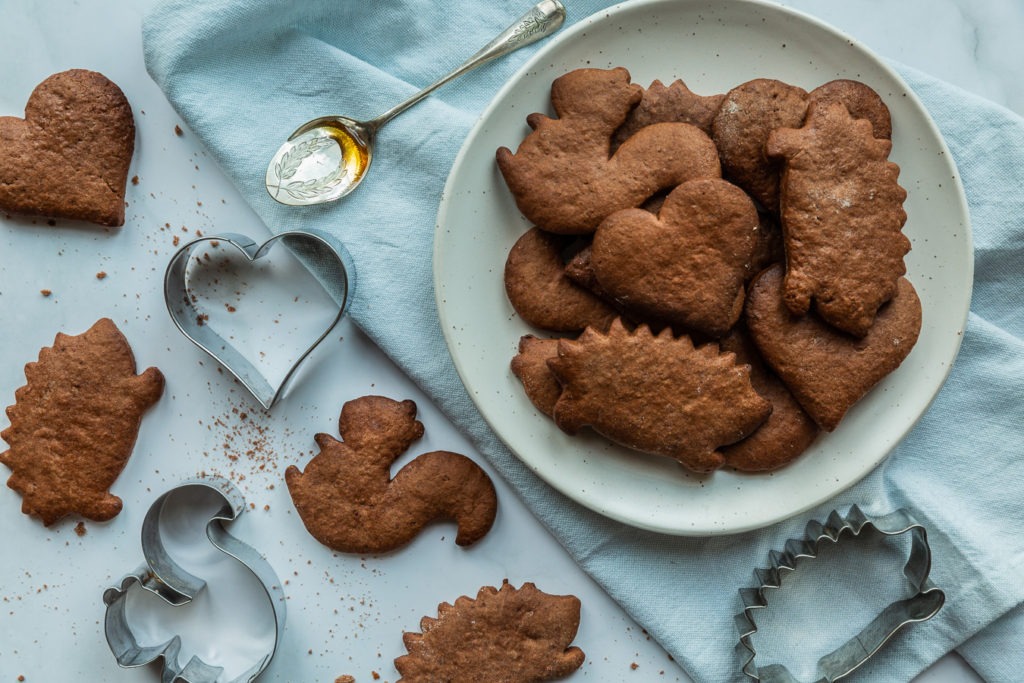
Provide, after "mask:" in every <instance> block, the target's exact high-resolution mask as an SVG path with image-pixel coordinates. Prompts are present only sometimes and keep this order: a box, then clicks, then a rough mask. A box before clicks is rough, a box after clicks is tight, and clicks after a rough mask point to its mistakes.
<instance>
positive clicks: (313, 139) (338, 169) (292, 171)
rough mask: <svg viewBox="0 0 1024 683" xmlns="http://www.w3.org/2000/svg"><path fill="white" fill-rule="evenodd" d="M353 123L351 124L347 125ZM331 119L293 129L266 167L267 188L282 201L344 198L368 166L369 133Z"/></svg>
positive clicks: (293, 201) (371, 145)
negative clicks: (284, 143) (312, 125)
mask: <svg viewBox="0 0 1024 683" xmlns="http://www.w3.org/2000/svg"><path fill="white" fill-rule="evenodd" d="M351 124H355V125H351ZM351 124H350V125H344V123H343V122H342V121H341V120H339V119H335V118H331V119H330V120H328V121H324V122H318V124H317V125H316V126H315V127H311V128H308V129H306V128H307V127H306V126H304V127H303V128H301V129H299V130H298V131H296V132H295V133H294V134H293V135H292V137H291V138H289V140H288V143H287V144H286V145H284V146H282V147H281V149H280V150H278V153H277V154H276V155H275V156H274V159H273V160H272V161H271V163H270V166H268V167H267V178H266V184H267V190H268V191H269V192H270V196H272V197H273V198H274V199H276V200H277V201H279V202H281V203H283V204H292V205H303V204H318V203H320V202H325V201H332V200H334V199H339V198H341V197H344V196H345V195H347V194H348V193H349V192H351V191H352V190H354V189H355V188H356V185H358V184H359V181H360V180H362V177H363V174H364V173H366V169H367V168H368V167H369V166H370V158H371V155H372V153H373V143H372V138H373V135H372V133H371V132H369V131H367V132H364V133H363V134H362V135H360V133H361V132H363V131H360V130H359V123H358V122H356V121H352V122H351Z"/></svg>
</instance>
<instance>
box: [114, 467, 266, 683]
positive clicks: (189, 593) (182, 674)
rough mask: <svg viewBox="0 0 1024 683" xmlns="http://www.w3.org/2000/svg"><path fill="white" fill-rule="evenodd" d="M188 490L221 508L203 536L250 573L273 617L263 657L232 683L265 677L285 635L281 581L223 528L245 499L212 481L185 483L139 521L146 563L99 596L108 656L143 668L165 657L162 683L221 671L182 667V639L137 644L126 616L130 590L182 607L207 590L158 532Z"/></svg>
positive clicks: (198, 680)
mask: <svg viewBox="0 0 1024 683" xmlns="http://www.w3.org/2000/svg"><path fill="white" fill-rule="evenodd" d="M190 487H203V488H205V489H207V490H209V491H212V492H213V493H215V494H216V496H217V497H218V498H219V502H220V503H221V507H220V508H219V509H218V510H217V511H216V513H215V514H214V515H213V516H212V517H211V518H210V520H209V521H208V522H207V524H206V536H207V538H208V539H209V540H210V542H211V543H212V544H213V545H214V547H216V548H217V549H218V550H220V551H221V552H223V553H225V554H226V555H228V556H230V557H233V558H235V559H236V560H238V561H239V562H241V563H242V564H243V565H245V567H246V568H247V569H248V570H249V571H251V572H252V573H253V575H254V576H255V577H256V578H257V579H258V580H259V583H260V585H261V586H262V587H263V590H264V591H265V592H266V597H267V600H268V601H269V603H270V607H271V609H272V610H273V614H274V634H273V642H272V645H271V646H270V648H269V650H268V651H266V652H265V653H264V654H263V655H262V657H259V658H258V659H257V660H256V661H254V662H253V663H252V665H251V667H249V668H248V669H247V670H246V671H245V672H244V673H243V674H241V675H240V676H238V677H236V678H235V679H234V680H232V681H231V683H250V682H251V681H254V680H256V678H257V677H258V676H259V675H260V674H261V673H263V671H264V670H265V669H266V668H267V666H268V665H269V664H270V660H271V659H272V658H273V657H274V653H275V652H276V651H277V643H278V640H279V639H280V637H281V633H282V631H283V630H284V621H285V598H284V591H283V589H282V586H281V582H280V580H279V579H278V578H277V575H276V574H275V573H274V570H273V568H272V567H271V566H270V564H269V563H268V562H267V561H266V560H265V559H263V557H262V556H261V555H260V554H259V553H258V552H257V551H256V550H254V549H253V548H251V547H250V546H248V545H246V544H245V543H242V542H241V541H239V540H238V539H237V538H235V537H234V536H232V535H231V534H229V533H228V532H227V531H226V530H225V529H224V524H225V523H227V522H231V521H233V520H235V519H237V518H238V516H239V515H240V514H241V513H242V512H243V511H244V510H245V499H244V498H243V497H242V495H241V494H240V493H239V491H238V489H236V488H235V487H234V485H233V484H231V482H229V481H227V480H225V479H220V478H215V477H211V478H208V479H197V480H192V481H188V482H185V483H183V484H181V485H180V486H178V487H176V488H174V489H172V490H170V491H168V492H167V493H165V494H163V495H161V496H160V497H159V498H157V499H156V501H155V502H154V503H153V505H152V506H151V507H150V509H149V512H147V513H146V517H145V519H144V520H143V522H142V554H143V557H144V558H145V562H144V563H143V564H142V565H141V566H140V567H139V568H138V569H136V570H135V572H134V573H131V574H128V575H126V576H125V577H124V578H122V579H121V582H120V583H119V584H118V586H115V587H112V588H108V589H107V590H106V591H104V593H103V602H104V604H105V605H106V608H107V609H106V617H105V621H104V630H105V632H106V637H107V643H108V644H109V645H110V650H111V652H113V653H114V656H115V657H116V658H117V663H118V664H119V665H120V666H121V667H123V668H132V667H138V666H144V665H147V664H150V663H152V662H155V661H156V660H157V659H160V658H163V660H164V661H163V672H162V675H161V681H163V683H175V682H177V681H183V682H184V683H216V682H217V681H219V676H220V675H221V673H222V672H223V669H222V668H221V667H218V666H211V665H209V664H207V663H206V662H204V661H202V660H201V659H200V658H199V657H197V656H193V657H192V658H190V659H189V661H188V662H186V663H185V664H184V666H182V665H181V663H180V662H179V655H180V654H181V637H180V636H178V635H175V636H174V637H173V638H171V639H170V640H168V641H167V642H165V643H161V644H159V645H153V646H142V645H139V642H138V640H137V639H136V637H135V634H134V633H133V631H132V628H131V627H130V626H129V623H128V620H127V618H126V615H125V603H126V601H127V595H128V593H129V591H130V590H132V588H133V587H134V586H138V587H139V588H141V589H145V590H147V591H150V592H152V593H155V594H156V595H158V596H160V597H161V598H162V599H163V600H165V601H166V602H167V603H169V604H171V605H175V606H180V605H184V604H187V603H189V602H191V601H192V600H193V599H194V598H195V597H196V596H197V595H198V594H199V593H200V591H202V590H203V589H204V588H205V587H206V582H205V581H204V580H203V579H201V578H199V577H197V576H194V575H192V574H190V573H189V572H188V571H186V570H185V569H183V568H182V567H181V566H180V565H178V564H177V563H176V562H175V561H174V560H173V559H172V558H171V556H170V554H169V553H168V551H167V549H166V548H165V545H164V540H163V538H162V536H161V531H160V518H161V516H162V515H163V514H164V512H165V510H166V509H167V508H168V507H169V506H172V505H173V504H174V494H175V493H177V492H180V491H182V490H183V489H187V488H190Z"/></svg>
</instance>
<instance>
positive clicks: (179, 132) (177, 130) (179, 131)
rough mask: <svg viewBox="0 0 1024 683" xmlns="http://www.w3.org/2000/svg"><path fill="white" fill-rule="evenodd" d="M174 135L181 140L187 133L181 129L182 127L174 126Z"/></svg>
mask: <svg viewBox="0 0 1024 683" xmlns="http://www.w3.org/2000/svg"><path fill="white" fill-rule="evenodd" d="M174 134H175V135H177V136H178V137H179V138H180V137H181V136H183V135H184V134H185V131H183V130H182V129H181V126H179V125H175V126H174Z"/></svg>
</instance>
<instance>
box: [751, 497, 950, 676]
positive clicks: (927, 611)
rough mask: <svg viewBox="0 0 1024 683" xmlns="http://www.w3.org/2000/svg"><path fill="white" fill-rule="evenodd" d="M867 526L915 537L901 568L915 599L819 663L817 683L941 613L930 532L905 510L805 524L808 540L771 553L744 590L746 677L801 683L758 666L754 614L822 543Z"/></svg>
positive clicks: (854, 512)
mask: <svg viewBox="0 0 1024 683" xmlns="http://www.w3.org/2000/svg"><path fill="white" fill-rule="evenodd" d="M865 527H873V528H874V529H876V530H878V531H879V532H881V533H882V534H884V535H886V536H895V535H898V534H904V533H907V532H909V533H910V534H911V547H910V556H909V557H908V558H907V563H906V565H905V566H904V568H903V574H904V576H906V578H907V579H908V580H909V581H910V585H911V588H912V589H913V591H914V594H913V595H911V596H910V597H908V598H905V599H902V600H897V601H896V602H893V603H892V604H890V605H889V606H888V607H886V608H885V609H884V610H882V612H881V613H880V614H879V615H878V616H876V617H875V618H874V619H872V620H871V622H870V623H869V624H868V625H867V626H865V627H864V628H863V629H862V630H861V632H860V633H858V634H857V635H855V636H854V637H853V638H851V639H850V640H848V641H847V642H846V643H844V644H843V645H841V646H840V647H839V648H838V649H836V650H835V651H833V652H830V653H828V654H826V655H825V656H823V657H821V659H819V660H818V672H819V674H820V677H819V678H818V679H817V680H816V681H815V683H832V681H837V680H839V679H840V678H843V677H844V676H846V675H848V674H850V673H851V672H853V671H854V670H855V669H856V668H857V667H859V666H861V665H862V664H864V662H866V661H867V660H868V659H870V658H871V656H872V655H874V654H875V653H876V652H877V651H878V650H879V648H881V647H882V646H883V645H884V644H885V643H886V641H888V640H889V638H891V637H892V636H893V635H894V634H895V633H896V632H897V631H899V630H900V629H901V628H903V627H904V626H906V625H908V624H913V623H916V622H920V621H927V620H928V619H931V618H932V617H933V616H935V614H936V613H937V612H938V611H939V609H941V608H942V605H943V603H944V602H945V601H946V595H945V593H943V592H942V591H941V590H939V589H938V588H936V587H935V586H934V585H933V584H932V582H931V581H930V580H929V579H928V574H929V572H930V571H931V549H930V548H929V547H928V538H927V532H926V530H925V528H924V527H923V526H921V524H920V523H918V522H917V520H915V519H914V517H913V516H912V515H911V514H910V512H909V511H907V510H906V509H900V510H896V511H895V512H892V513H890V514H887V515H885V516H882V517H874V518H872V517H868V516H867V515H865V514H864V513H863V512H862V511H861V509H860V508H859V507H857V506H856V505H854V506H852V507H851V508H850V511H849V512H848V513H847V515H846V517H843V516H842V515H840V514H839V512H838V511H833V512H832V513H831V514H830V515H829V516H828V519H827V520H825V523H824V524H822V523H821V522H818V521H817V520H812V521H810V522H808V523H807V527H806V529H805V531H804V538H802V539H797V538H791V539H789V540H788V541H786V544H785V549H784V550H783V551H782V552H779V551H777V550H773V551H771V553H770V555H769V558H770V561H771V566H769V567H766V568H763V569H755V570H754V576H755V578H756V579H757V582H758V586H757V587H755V588H743V589H741V590H740V598H741V600H742V601H743V611H742V612H741V613H739V614H737V615H736V628H737V630H738V631H739V633H740V641H739V643H738V644H737V646H736V649H737V653H738V655H739V657H740V663H741V666H742V667H743V673H745V674H746V675H747V676H748V677H749V678H751V679H753V680H755V681H764V682H765V683H797V679H796V678H795V677H794V676H793V675H792V673H790V671H789V670H788V669H787V668H786V667H785V666H783V665H781V664H771V665H768V666H764V667H760V668H759V667H757V666H756V665H755V664H754V658H755V657H756V655H757V652H756V651H755V649H754V646H753V645H752V644H751V637H752V636H753V635H754V634H755V633H756V632H757V625H756V624H755V623H754V619H753V613H754V612H755V611H756V610H758V609H762V608H764V607H766V606H767V604H768V596H767V593H768V590H769V589H776V588H779V587H780V586H781V583H782V574H783V573H784V572H786V571H792V570H793V569H795V568H796V564H797V562H798V560H800V559H802V558H808V559H813V558H815V557H817V556H818V548H819V545H820V544H821V543H822V541H825V540H828V541H832V542H833V543H836V542H838V541H839V537H840V536H841V535H842V534H843V533H844V532H848V533H850V534H851V535H853V536H858V535H860V533H861V531H862V530H863V529H864V528H865Z"/></svg>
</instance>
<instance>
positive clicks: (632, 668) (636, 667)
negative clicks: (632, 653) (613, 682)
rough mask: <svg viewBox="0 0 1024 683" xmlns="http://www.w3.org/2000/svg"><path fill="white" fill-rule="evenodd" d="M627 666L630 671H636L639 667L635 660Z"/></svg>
mask: <svg viewBox="0 0 1024 683" xmlns="http://www.w3.org/2000/svg"><path fill="white" fill-rule="evenodd" d="M629 668H630V670H631V671H636V670H637V669H639V668H640V665H639V664H637V663H636V662H633V663H632V664H630V665H629Z"/></svg>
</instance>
